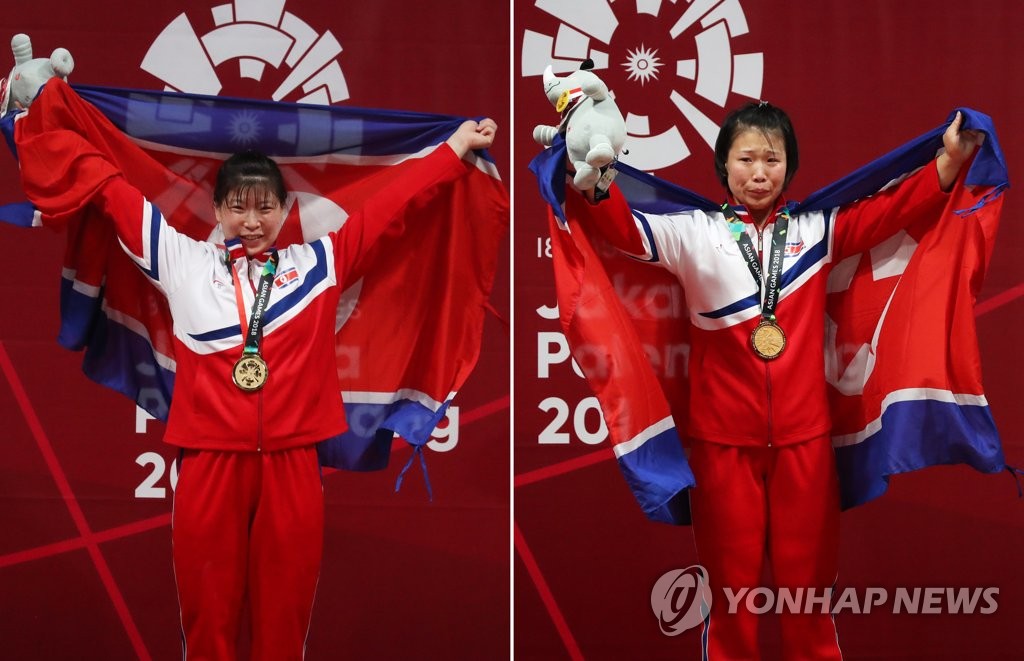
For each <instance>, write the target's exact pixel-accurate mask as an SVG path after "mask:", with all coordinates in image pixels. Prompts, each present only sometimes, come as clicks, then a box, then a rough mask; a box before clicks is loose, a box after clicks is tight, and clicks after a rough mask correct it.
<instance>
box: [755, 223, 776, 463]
mask: <svg viewBox="0 0 1024 661" xmlns="http://www.w3.org/2000/svg"><path fill="white" fill-rule="evenodd" d="M767 224H768V223H765V225H767ZM755 227H756V226H755ZM757 256H758V258H760V259H761V260H762V264H761V268H762V269H765V272H766V273H767V269H766V267H765V265H764V263H763V259H764V227H758V228H757ZM764 287H765V283H761V288H762V290H763V289H764ZM762 303H763V300H762ZM764 387H765V395H766V398H767V404H768V447H771V446H772V370H771V366H770V364H769V363H768V361H764Z"/></svg>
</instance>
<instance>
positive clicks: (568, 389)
mask: <svg viewBox="0 0 1024 661" xmlns="http://www.w3.org/2000/svg"><path fill="white" fill-rule="evenodd" d="M982 10H984V13H982ZM1022 21H1024V9H1022V7H1021V5H1020V3H1018V2H1015V1H1011V0H1003V1H993V2H985V3H974V4H966V5H965V4H963V3H960V2H953V1H949V0H928V1H925V0H912V1H907V2H899V3H894V2H885V1H883V0H870V1H863V0H861V1H857V2H854V1H840V0H828V1H824V2H823V1H820V0H801V1H794V2H785V3H782V2H766V1H763V0H762V1H758V0H725V1H723V0H707V1H701V0H692V1H691V2H688V3H682V2H664V1H661V0H650V1H648V2H639V1H638V2H636V3H632V2H615V3H606V2H601V1H600V0H595V1H594V2H586V3H585V2H577V3H564V2H554V1H553V0H535V1H534V0H524V1H522V2H517V3H516V5H515V11H514V16H513V34H514V39H513V49H514V52H513V58H514V61H515V62H516V70H515V80H514V83H513V94H514V95H515V98H516V107H517V113H516V134H515V163H514V166H515V169H514V175H515V177H516V181H517V186H516V189H515V221H516V222H515V225H514V239H513V241H514V243H513V245H514V255H515V257H514V259H515V267H516V268H515V280H514V286H515V288H516V297H515V305H514V316H515V334H514V351H515V356H516V360H515V367H514V372H513V378H514V382H515V400H514V401H515V411H516V416H515V437H514V450H515V465H514V473H515V478H514V479H515V491H514V493H515V497H514V500H515V520H516V524H515V528H516V529H515V550H516V553H515V560H514V563H515V569H514V578H515V615H514V624H515V649H516V656H517V658H523V659H556V658H582V657H585V658H587V659H623V658H643V659H669V658H672V659H679V658H697V654H698V650H699V641H698V631H699V628H698V629H695V630H692V631H689V632H686V633H684V634H683V635H681V636H678V637H675V638H670V637H666V636H664V635H662V634H661V633H660V631H659V627H658V623H657V620H656V619H655V617H654V615H653V613H652V612H651V608H650V593H651V589H652V587H653V586H654V583H655V581H656V580H657V578H658V577H659V576H661V575H662V574H663V573H664V572H666V571H668V570H670V569H674V568H683V567H686V566H688V565H691V564H694V563H696V554H695V551H694V547H693V540H692V537H691V534H690V531H689V529H688V528H672V527H669V526H664V525H660V524H654V523H649V522H647V521H646V520H645V519H644V517H643V515H642V513H641V512H640V510H639V508H638V507H637V505H636V504H635V502H634V501H633V499H632V496H631V495H630V493H629V491H628V489H627V487H626V485H625V483H624V481H623V479H622V477H621V476H620V475H619V472H618V469H617V467H616V465H615V462H614V461H613V460H612V454H611V451H610V450H609V449H608V442H607V440H605V432H604V429H603V428H602V426H601V425H600V420H599V416H598V413H597V410H596V408H595V405H594V401H593V399H591V398H590V393H589V391H587V389H586V387H585V385H584V384H583V381H582V379H581V378H580V377H579V376H577V375H576V374H574V372H573V370H572V368H571V365H570V362H569V361H568V358H567V351H565V350H564V339H563V338H562V336H561V333H560V330H559V326H558V322H557V319H554V318H552V317H553V315H551V314H550V313H551V307H553V306H554V293H553V285H552V282H553V279H552V272H551V260H550V256H549V255H547V254H545V246H544V239H543V237H544V236H545V234H546V227H547V225H546V220H545V211H544V207H543V205H542V204H541V202H540V198H539V195H538V194H537V192H536V188H535V186H534V183H533V181H532V177H531V175H530V174H529V172H527V170H526V165H527V163H528V162H529V160H530V159H531V158H532V157H533V155H535V154H536V153H537V152H538V151H539V149H540V148H539V147H538V146H537V145H536V144H534V143H533V142H532V140H531V130H532V127H533V125H534V124H538V123H545V124H550V123H556V119H557V117H556V115H555V113H554V111H553V109H552V108H551V107H550V105H549V104H548V103H547V100H546V99H545V98H544V96H543V93H542V89H541V81H540V76H539V75H538V74H539V73H540V71H541V69H542V67H543V66H544V65H545V64H547V63H549V62H555V63H556V70H558V67H559V66H565V67H567V68H565V69H563V70H569V69H570V68H576V66H577V65H578V63H579V62H580V61H581V60H582V59H583V58H584V57H587V56H589V57H592V58H593V59H594V60H595V61H596V63H597V64H598V67H599V70H598V71H597V73H598V74H600V75H602V76H604V78H605V80H606V82H608V83H609V87H610V88H611V89H612V91H613V93H615V94H616V98H617V101H618V104H619V107H620V108H621V109H622V110H623V112H624V113H627V114H631V115H632V117H627V126H628V127H629V128H630V133H631V135H632V136H633V137H632V138H631V139H630V140H631V141H630V142H627V145H626V147H627V149H630V150H631V151H632V152H633V155H634V157H636V158H646V157H647V155H648V153H650V154H654V153H657V154H662V155H665V154H667V155H669V156H671V158H669V159H668V160H669V161H678V162H675V163H674V164H673V165H671V166H669V167H660V166H661V165H664V164H659V163H655V162H654V161H653V160H649V161H648V163H649V164H648V165H646V166H645V165H644V164H643V163H640V164H638V165H639V166H640V167H648V168H653V167H655V166H659V167H660V169H658V170H657V174H659V175H660V176H663V177H666V178H668V179H670V180H672V181H676V182H679V183H682V184H683V185H686V186H688V187H691V188H693V189H695V190H697V191H699V192H702V193H704V194H705V195H707V196H710V197H712V198H714V197H715V196H716V195H721V192H720V191H721V187H720V185H719V184H718V183H717V181H716V180H715V178H714V174H713V167H712V150H711V147H709V146H708V144H707V143H706V141H705V139H703V138H702V136H701V132H700V130H699V128H698V127H700V126H701V124H702V123H704V122H707V123H710V125H711V126H712V127H713V126H715V125H717V124H718V123H719V122H720V121H721V119H722V118H723V117H724V115H725V112H726V110H727V109H731V108H733V107H735V106H737V105H739V104H740V103H742V102H744V101H745V100H747V99H748V98H755V99H756V98H764V99H767V100H769V101H771V102H773V103H775V104H777V105H780V106H782V107H784V108H786V109H787V110H788V111H789V112H790V114H791V116H792V118H793V121H794V123H795V126H796V128H797V132H798V135H799V137H800V146H801V161H802V163H803V166H802V168H801V170H800V172H799V174H798V175H797V177H796V179H795V180H794V182H793V184H792V186H791V189H790V191H789V196H790V197H791V198H792V199H800V198H801V197H803V196H805V195H806V194H807V193H809V192H810V191H813V190H816V189H817V188H819V187H821V186H823V185H824V184H826V183H828V182H830V181H832V180H834V179H836V178H838V177H839V176H841V175H843V174H846V173H848V172H850V171H852V170H853V169H854V168H855V167H858V166H860V165H862V164H864V163H866V162H867V161H869V160H871V159H873V158H875V157H877V156H879V155H881V154H882V153H884V152H886V151H889V150H890V149H892V148H894V147H896V146H898V145H900V144H902V143H903V142H905V141H907V140H909V139H910V138H912V137H914V136H917V135H919V134H921V133H924V132H925V131H927V130H929V129H931V128H933V127H935V126H938V125H939V124H940V123H942V122H943V121H944V119H945V118H946V115H947V113H948V111H949V110H951V109H952V108H953V107H955V106H957V105H967V106H971V107H974V108H977V109H979V110H982V111H984V112H986V113H988V114H990V115H991V116H992V117H993V118H994V120H995V123H996V127H997V129H998V130H999V136H1000V138H1001V142H1002V145H1003V147H1004V149H1005V151H1006V153H1007V156H1008V159H1009V166H1010V172H1011V177H1012V176H1013V175H1014V174H1015V175H1016V176H1020V173H1021V172H1022V171H1024V133H1022V132H1021V130H1020V124H1019V112H1018V109H1019V108H1020V107H1021V104H1022V101H1024V98H1022V95H1024V91H1022V87H1021V85H1020V84H1019V75H1018V74H1017V73H1015V69H1014V67H1015V66H1017V63H1019V62H1021V61H1024V46H1022V45H1021V41H1020V39H1019V38H1017V36H1016V27H1017V26H1019V25H1021V23H1022ZM758 54H760V55H758ZM652 55H653V57H656V58H657V60H658V62H654V60H653V58H652ZM605 62H606V63H607V66H606V67H602V64H603V63H605ZM630 63H631V64H630ZM730 63H731V64H732V69H731V70H729V69H728V68H727V65H728V64H730ZM627 65H628V66H627ZM652 65H655V66H654V68H655V69H657V75H656V76H654V75H650V73H649V72H650V71H651V69H652ZM673 92H676V93H677V96H676V97H675V98H676V99H677V100H679V99H681V101H678V102H677V101H674V100H673ZM644 120H646V125H645V122H644ZM652 136H654V137H652ZM712 137H713V136H712ZM638 138H642V139H638ZM682 144H685V145H686V150H684V149H683V148H682V147H681V145H682ZM648 150H650V151H648ZM687 150H688V152H689V155H688V156H686V157H685V158H683V155H684V154H685V153H686V151H687ZM634 164H637V163H634ZM1006 195H1007V198H1006V202H1005V206H1004V216H1003V224H1002V227H1001V229H1000V233H999V241H998V246H997V248H996V252H995V254H994V256H993V258H992V263H991V268H990V269H989V273H988V277H987V279H986V282H985V286H984V289H983V291H982V294H981V296H980V297H979V299H978V300H979V305H978V307H977V311H976V314H977V323H978V332H979V340H980V343H981V350H982V358H983V361H984V366H983V369H984V375H985V384H986V393H987V395H988V398H989V402H990V404H991V408H992V411H993V413H994V415H995V418H996V422H997V424H998V426H999V429H1000V431H1001V433H1002V437H1003V443H1004V448H1005V451H1006V457H1007V460H1008V461H1009V462H1010V463H1011V464H1016V465H1018V466H1020V465H1024V441H1022V440H1021V439H1022V437H1024V434H1022V432H1024V411H1022V409H1021V408H1020V407H1019V406H1017V398H1019V383H1018V382H1019V374H1020V373H1021V370H1022V367H1024V363H1022V354H1021V352H1020V351H1019V350H1018V349H1017V345H1018V344H1019V343H1020V340H1021V337H1022V336H1021V327H1022V322H1024V299H1022V298H1021V295H1022V294H1024V280H1022V278H1021V275H1020V269H1019V267H1015V266H1014V264H1017V263H1019V246H1020V245H1021V242H1022V239H1024V226H1022V224H1021V223H1020V222H1019V220H1020V216H1021V214H1022V212H1024V199H1022V198H1021V197H1020V196H1019V194H1018V191H1016V190H1015V189H1011V190H1010V191H1009V192H1008V193H1007V194H1006ZM1022 545H1024V503H1021V501H1020V500H1019V499H1018V497H1017V492H1016V489H1015V487H1014V484H1013V481H1012V480H1011V479H1010V478H1009V477H1008V475H1007V474H1005V473H1004V474H1000V475H981V474H978V473H975V472H973V471H971V470H970V469H967V468H962V467H954V468H937V469H932V470H929V471H925V472H921V473H917V474H909V475H903V476H897V477H895V478H894V479H893V480H892V485H891V488H890V490H889V492H888V493H887V494H886V495H885V496H884V497H883V498H881V499H879V500H877V501H875V502H873V503H870V504H868V505H866V506H863V507H861V508H858V509H855V510H853V511H850V512H847V513H845V514H844V515H843V517H842V555H841V571H840V576H839V584H838V586H837V587H838V588H839V589H843V588H845V587H848V586H853V587H856V588H858V589H860V590H861V594H863V590H864V589H866V588H867V587H871V586H876V587H883V588H886V589H887V590H888V592H889V594H890V595H892V594H893V592H894V590H895V589H896V588H897V587H906V588H915V587H927V586H949V587H996V588H998V589H999V594H998V599H997V602H998V608H997V611H996V612H995V613H992V614H990V615H980V614H975V615H907V614H905V613H904V614H899V615H894V614H893V613H892V607H891V601H890V606H889V608H888V609H875V610H873V611H872V613H870V614H866V615H865V614H849V613H848V614H845V615H841V616H839V617H838V618H837V625H838V629H839V635H840V643H841V644H842V647H843V650H844V653H845V655H846V658H847V659H866V658H872V659H940V658H948V659H953V658H978V659H980V658H984V659H998V658H1007V659H1008V658H1019V656H1020V651H1019V641H1018V640H1017V638H1018V636H1017V632H1018V628H1019V624H1018V623H1019V622H1020V621H1021V619H1022V617H1024V578H1022V576H1021V573H1020V571H1019V568H1018V565H1019V557H1020V556H1019V549H1020V548H1021V547H1022ZM712 580H713V579H712ZM891 599H892V597H890V600H891ZM762 637H763V639H764V642H765V643H766V646H765V648H766V650H771V651H770V652H769V653H768V654H767V656H766V658H768V659H774V658H778V656H777V650H778V641H779V634H778V623H777V621H776V620H775V619H773V618H771V617H769V618H768V619H767V621H766V622H765V626H764V627H763V630H762Z"/></svg>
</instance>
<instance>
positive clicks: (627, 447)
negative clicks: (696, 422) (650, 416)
mask: <svg viewBox="0 0 1024 661" xmlns="http://www.w3.org/2000/svg"><path fill="white" fill-rule="evenodd" d="M675 424H676V423H675V421H674V420H672V416H669V417H667V418H664V419H662V420H659V421H658V422H655V423H654V424H653V425H651V426H650V427H648V428H647V429H645V430H643V431H642V432H640V433H639V434H637V435H636V436H634V437H633V438H631V439H629V440H628V441H623V442H622V443H619V444H618V445H616V446H615V447H614V448H613V451H614V452H615V457H616V458H617V459H621V458H622V456H623V455H626V454H629V453H630V452H633V451H635V450H638V449H639V448H640V446H642V445H643V444H644V443H646V442H647V441H649V440H651V439H652V438H654V437H655V436H657V435H658V434H660V433H662V432H664V431H668V430H669V429H672V427H674V426H675Z"/></svg>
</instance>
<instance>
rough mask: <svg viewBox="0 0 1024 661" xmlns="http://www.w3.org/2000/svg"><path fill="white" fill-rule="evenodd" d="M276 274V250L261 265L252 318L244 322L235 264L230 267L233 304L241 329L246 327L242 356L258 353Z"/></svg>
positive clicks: (240, 290)
mask: <svg viewBox="0 0 1024 661" xmlns="http://www.w3.org/2000/svg"><path fill="white" fill-rule="evenodd" d="M275 273H277V249H274V250H272V251H271V252H270V257H269V258H268V259H267V261H266V263H265V264H263V272H262V273H261V274H260V282H259V286H258V287H257V289H256V300H255V301H254V302H253V304H252V316H250V317H249V322H248V324H246V321H245V316H246V315H245V303H243V302H242V282H241V279H240V278H239V276H238V267H237V262H236V263H235V264H234V265H232V268H231V279H232V280H233V281H234V283H235V302H237V303H238V319H239V322H240V325H241V327H242V328H246V327H247V326H248V330H247V331H246V334H245V347H244V348H243V349H242V354H243V355H244V354H250V353H251V354H257V355H259V353H260V340H262V339H263V313H264V312H265V311H266V309H267V301H269V300H270V290H271V288H272V287H271V285H272V284H273V282H274V274H275Z"/></svg>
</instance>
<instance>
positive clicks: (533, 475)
mask: <svg viewBox="0 0 1024 661" xmlns="http://www.w3.org/2000/svg"><path fill="white" fill-rule="evenodd" d="M614 458H615V453H614V452H612V450H611V448H603V449H601V450H597V451H595V452H588V453H587V454H585V455H582V456H579V457H573V458H572V459H566V460H565V461H560V462H558V463H557V464H551V465H549V466H544V467H543V468H537V469H535V470H532V471H527V472H526V473H520V474H519V475H516V476H515V479H514V481H513V486H515V487H516V488H517V489H518V488H519V487H525V486H526V485H528V484H533V483H534V482H540V481H541V480H546V479H548V478H549V477H558V476H559V475H564V474H565V473H571V472H572V471H575V470H579V469H581V468H586V467H588V466H593V465H594V464H599V463H601V462H602V461H605V460H607V459H614Z"/></svg>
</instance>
